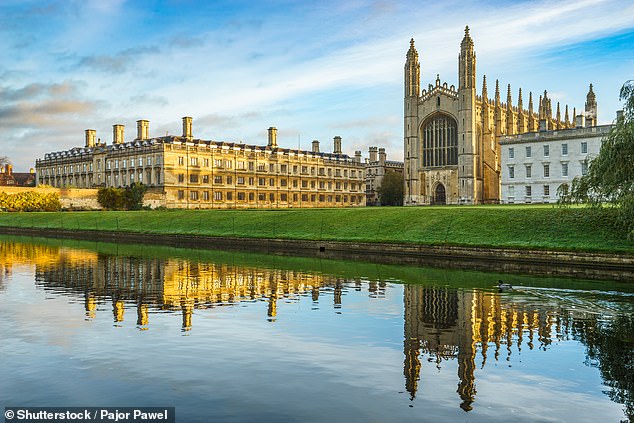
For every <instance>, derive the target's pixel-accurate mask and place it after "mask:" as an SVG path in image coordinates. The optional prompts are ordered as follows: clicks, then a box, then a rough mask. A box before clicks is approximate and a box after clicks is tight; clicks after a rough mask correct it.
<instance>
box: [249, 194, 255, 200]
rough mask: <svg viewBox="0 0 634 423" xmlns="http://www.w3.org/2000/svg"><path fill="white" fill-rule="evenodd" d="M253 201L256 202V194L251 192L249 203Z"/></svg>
mask: <svg viewBox="0 0 634 423" xmlns="http://www.w3.org/2000/svg"><path fill="white" fill-rule="evenodd" d="M253 200H255V194H254V193H252V192H250V193H249V201H253Z"/></svg>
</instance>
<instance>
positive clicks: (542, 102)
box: [538, 95, 544, 119]
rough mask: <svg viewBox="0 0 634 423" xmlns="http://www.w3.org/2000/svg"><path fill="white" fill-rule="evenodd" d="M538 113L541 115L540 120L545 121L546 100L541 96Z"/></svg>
mask: <svg viewBox="0 0 634 423" xmlns="http://www.w3.org/2000/svg"><path fill="white" fill-rule="evenodd" d="M538 113H539V119H543V118H544V100H543V99H542V96H541V95H540V96H539V106H538Z"/></svg>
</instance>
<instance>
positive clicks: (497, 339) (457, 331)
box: [404, 285, 596, 411]
mask: <svg viewBox="0 0 634 423" xmlns="http://www.w3.org/2000/svg"><path fill="white" fill-rule="evenodd" d="M404 297H405V298H404V303H405V311H404V317H405V323H404V324H405V336H404V339H405V340H404V355H405V360H404V375H405V387H406V389H407V391H408V392H409V394H410V397H411V399H414V398H415V396H416V393H417V391H418V390H419V389H420V387H419V383H420V381H421V370H422V368H423V367H426V366H425V365H424V363H421V358H422V357H426V358H427V360H426V361H427V362H428V363H429V365H435V366H436V367H437V368H438V369H440V368H441V367H442V364H443V362H444V361H446V360H454V359H455V360H457V365H458V371H457V373H458V374H457V376H458V389H457V393H458V396H459V397H460V400H461V402H460V408H462V409H463V410H464V411H470V410H472V409H473V405H472V404H473V402H474V401H475V397H476V394H477V389H476V377H475V372H476V370H477V368H478V367H479V368H484V366H485V365H486V363H487V360H488V359H491V358H493V359H494V360H495V361H498V360H502V359H503V360H505V361H508V362H511V361H512V360H511V358H512V355H513V353H514V350H515V351H517V353H520V352H521V351H522V348H524V347H527V348H529V349H533V348H536V347H538V348H541V349H546V348H547V347H548V345H550V344H551V343H552V341H553V340H562V339H569V338H572V337H575V333H574V331H573V328H574V327H578V326H579V324H581V323H582V322H584V321H588V323H589V325H590V326H594V325H595V324H596V316H595V315H593V314H590V313H583V312H578V311H571V310H567V309H564V308H561V307H560V306H558V305H553V304H549V305H548V306H547V307H545V306H542V305H540V304H539V302H536V301H534V300H533V301H526V298H520V297H518V298H519V300H517V301H516V299H515V297H513V296H506V295H501V294H499V293H497V292H486V291H473V290H457V289H450V288H436V287H423V286H415V285H406V286H405V287H404ZM491 349H492V351H491Z"/></svg>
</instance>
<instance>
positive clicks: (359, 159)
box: [354, 150, 361, 164]
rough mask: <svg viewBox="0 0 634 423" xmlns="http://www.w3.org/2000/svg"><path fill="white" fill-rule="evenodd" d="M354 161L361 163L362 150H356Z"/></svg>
mask: <svg viewBox="0 0 634 423" xmlns="http://www.w3.org/2000/svg"><path fill="white" fill-rule="evenodd" d="M354 161H355V162H356V163H359V164H361V151H360V150H357V151H355V152H354Z"/></svg>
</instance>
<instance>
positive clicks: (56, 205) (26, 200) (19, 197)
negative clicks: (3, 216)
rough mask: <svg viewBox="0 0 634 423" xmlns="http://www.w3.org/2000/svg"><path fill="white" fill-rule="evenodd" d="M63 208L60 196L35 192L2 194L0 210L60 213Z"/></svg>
mask: <svg viewBox="0 0 634 423" xmlns="http://www.w3.org/2000/svg"><path fill="white" fill-rule="evenodd" d="M61 208H62V205H61V203H60V201H59V194H57V193H49V194H41V193H38V192H34V191H25V192H19V193H17V194H7V193H5V192H0V210H5V211H18V212H20V211H27V212H28V211H58V210H60V209H61Z"/></svg>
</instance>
